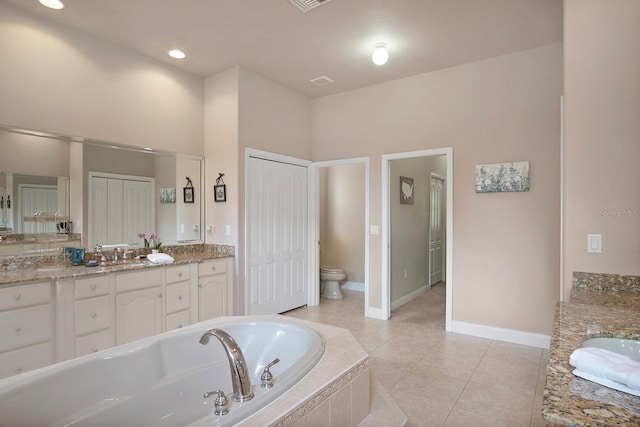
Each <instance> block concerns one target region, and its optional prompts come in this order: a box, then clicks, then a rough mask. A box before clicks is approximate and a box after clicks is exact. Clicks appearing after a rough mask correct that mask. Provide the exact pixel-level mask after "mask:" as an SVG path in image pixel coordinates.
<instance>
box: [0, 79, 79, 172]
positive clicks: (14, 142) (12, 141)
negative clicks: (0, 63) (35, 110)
mask: <svg viewBox="0 0 640 427" xmlns="http://www.w3.org/2000/svg"><path fill="white" fill-rule="evenodd" d="M1 80H2V79H1V78H0V81H1ZM0 84H1V83H0ZM0 147H2V148H1V150H2V152H1V154H0V172H12V173H19V174H24V175H40V176H69V143H68V142H66V141H58V140H56V139H49V138H41V137H37V136H32V135H25V134H20V133H13V132H5V131H1V130H0Z"/></svg>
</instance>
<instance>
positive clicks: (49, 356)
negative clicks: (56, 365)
mask: <svg viewBox="0 0 640 427" xmlns="http://www.w3.org/2000/svg"><path fill="white" fill-rule="evenodd" d="M52 363H53V347H52V345H51V343H50V342H46V343H43V344H38V345H34V346H33V347H27V348H22V349H20V350H14V351H10V352H8V353H4V354H0V378H6V377H9V376H11V375H15V374H20V373H22V372H27V371H31V370H32V369H36V368H42V367H43V366H47V365H51V364H52Z"/></svg>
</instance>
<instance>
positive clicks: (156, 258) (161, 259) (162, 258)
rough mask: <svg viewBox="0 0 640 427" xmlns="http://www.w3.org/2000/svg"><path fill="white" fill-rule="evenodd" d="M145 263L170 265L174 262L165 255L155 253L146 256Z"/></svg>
mask: <svg viewBox="0 0 640 427" xmlns="http://www.w3.org/2000/svg"><path fill="white" fill-rule="evenodd" d="M147 261H149V262H150V263H152V264H171V263H172V262H173V261H175V260H174V259H173V258H172V257H171V256H169V255H167V254H164V253H157V254H149V255H147Z"/></svg>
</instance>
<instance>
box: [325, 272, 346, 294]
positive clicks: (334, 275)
mask: <svg viewBox="0 0 640 427" xmlns="http://www.w3.org/2000/svg"><path fill="white" fill-rule="evenodd" d="M346 278H347V273H346V272H345V271H344V270H343V269H342V268H334V267H320V281H321V282H322V283H323V285H324V288H323V290H322V296H323V297H324V298H330V299H340V298H344V295H342V292H341V291H340V282H341V281H343V280H344V279H346Z"/></svg>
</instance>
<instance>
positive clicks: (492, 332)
mask: <svg viewBox="0 0 640 427" xmlns="http://www.w3.org/2000/svg"><path fill="white" fill-rule="evenodd" d="M451 332H455V333H458V334H464V335H473V336H476V337H481V338H489V339H492V340H497V341H506V342H510V343H514V344H523V345H528V346H531V347H538V348H547V349H548V348H549V344H550V343H551V336H549V335H542V334H534V333H532V332H524V331H516V330H514V329H503V328H496V327H494V326H486V325H478V324H475V323H467V322H460V321H458V320H453V321H452V322H451Z"/></svg>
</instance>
